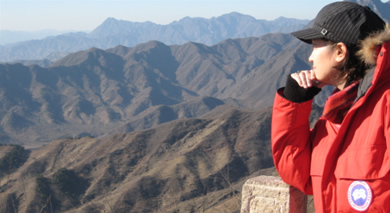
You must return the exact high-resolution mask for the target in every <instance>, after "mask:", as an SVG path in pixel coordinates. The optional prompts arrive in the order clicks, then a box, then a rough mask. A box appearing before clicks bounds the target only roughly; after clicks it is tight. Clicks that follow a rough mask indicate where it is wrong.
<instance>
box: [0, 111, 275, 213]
mask: <svg viewBox="0 0 390 213" xmlns="http://www.w3.org/2000/svg"><path fill="white" fill-rule="evenodd" d="M223 111H224V113H222V114H221V113H219V112H218V113H217V114H218V115H217V116H216V115H215V114H214V113H211V114H209V115H205V116H204V118H196V119H195V118H194V119H182V120H177V121H173V122H169V123H166V124H163V125H159V126H158V127H156V128H151V129H147V130H144V131H135V132H132V133H126V134H114V135H111V136H105V137H100V138H91V137H84V138H81V139H63V140H58V141H54V142H52V143H50V144H48V145H46V146H44V147H42V148H40V149H39V150H32V151H30V153H29V157H28V159H27V160H26V162H25V163H24V164H22V165H21V166H20V167H19V168H18V169H17V170H15V171H13V172H11V173H10V174H8V175H7V176H5V177H3V178H1V179H0V183H1V184H0V185H1V187H0V188H1V192H0V198H1V199H0V210H1V211H2V212H3V211H4V209H13V210H17V212H32V211H34V209H43V210H45V212H50V209H51V210H52V211H56V212H198V211H202V209H203V210H204V211H206V210H207V212H223V211H229V210H230V211H229V212H235V211H237V210H239V207H240V191H241V187H242V184H243V182H244V181H245V180H246V178H247V177H248V176H251V175H259V174H268V175H270V174H275V171H274V170H273V169H267V168H270V167H272V165H273V163H272V157H271V154H270V153H271V151H270V146H269V143H270V142H269V137H270V136H269V134H270V131H269V128H270V127H269V120H270V116H271V113H270V108H268V109H264V110H245V111H244V110H238V109H228V108H224V109H223ZM0 148H1V147H0ZM0 156H1V155H0ZM16 180H19V181H16ZM20 180H23V184H21V183H20ZM75 180H77V181H75ZM63 186H66V187H65V188H64V187H63ZM12 199H13V204H14V205H12V202H9V201H10V200H12Z"/></svg>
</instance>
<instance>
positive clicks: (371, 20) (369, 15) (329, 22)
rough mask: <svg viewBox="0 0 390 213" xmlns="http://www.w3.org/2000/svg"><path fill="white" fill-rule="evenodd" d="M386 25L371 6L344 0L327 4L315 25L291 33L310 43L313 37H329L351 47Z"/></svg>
mask: <svg viewBox="0 0 390 213" xmlns="http://www.w3.org/2000/svg"><path fill="white" fill-rule="evenodd" d="M384 27H385V22H384V21H383V20H382V19H381V18H380V17H379V16H378V15H377V14H376V13H374V12H373V11H372V10H371V9H370V8H369V7H367V6H362V5H359V4H356V3H353V2H346V1H343V2H334V3H331V4H328V5H326V6H325V7H323V8H322V9H321V10H320V12H319V13H318V14H317V16H316V18H315V19H314V23H313V26H311V27H310V28H306V29H303V30H299V31H296V32H293V33H291V34H292V35H293V36H295V37H297V38H298V39H300V40H302V41H304V42H306V43H309V44H311V41H312V40H313V39H327V40H330V41H334V42H343V43H344V44H345V45H347V46H350V47H351V46H356V45H357V44H358V43H359V40H363V39H364V38H365V37H367V36H368V35H369V34H371V33H374V32H376V31H380V30H383V29H384Z"/></svg>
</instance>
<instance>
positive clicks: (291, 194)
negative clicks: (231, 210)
mask: <svg viewBox="0 0 390 213" xmlns="http://www.w3.org/2000/svg"><path fill="white" fill-rule="evenodd" d="M306 212H307V195H305V194H304V193H302V192H301V191H299V190H298V189H296V188H294V187H292V186H290V185H288V184H286V183H284V182H283V181H282V180H281V179H280V177H273V176H258V177H254V178H251V179H248V180H247V181H246V182H245V184H244V186H243V187H242V202H241V213H306Z"/></svg>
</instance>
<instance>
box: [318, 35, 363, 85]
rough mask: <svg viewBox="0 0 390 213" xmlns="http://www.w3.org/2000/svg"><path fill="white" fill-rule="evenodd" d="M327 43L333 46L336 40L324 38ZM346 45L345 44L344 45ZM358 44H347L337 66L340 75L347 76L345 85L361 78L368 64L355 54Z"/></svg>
mask: <svg viewBox="0 0 390 213" xmlns="http://www.w3.org/2000/svg"><path fill="white" fill-rule="evenodd" d="M326 41H327V43H328V45H331V46H335V45H336V44H337V43H338V42H334V41H330V40H326ZM346 46H347V45H346ZM358 50H359V48H358V46H356V45H354V46H351V45H350V46H347V55H346V58H345V60H344V61H343V62H342V63H341V64H340V65H339V67H337V69H338V70H339V71H340V76H346V77H347V83H346V86H347V85H349V84H351V83H353V82H355V81H357V80H359V79H361V78H363V77H364V75H365V74H366V70H367V69H369V66H368V65H367V64H366V63H365V62H364V61H362V60H361V59H360V57H358V56H357V54H356V53H357V51H358Z"/></svg>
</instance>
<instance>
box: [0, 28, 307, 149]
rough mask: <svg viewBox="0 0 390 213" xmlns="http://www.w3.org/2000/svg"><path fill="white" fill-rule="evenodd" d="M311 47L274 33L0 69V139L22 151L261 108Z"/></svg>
mask: <svg viewBox="0 0 390 213" xmlns="http://www.w3.org/2000/svg"><path fill="white" fill-rule="evenodd" d="M297 46H300V47H301V48H297ZM309 48H310V46H309V45H305V44H302V43H301V42H300V41H298V40H297V39H294V38H293V37H292V36H290V35H288V34H281V33H277V34H267V35H264V36H262V37H258V38H256V37H251V38H242V39H229V40H225V41H223V42H220V43H218V44H216V45H213V46H207V45H204V44H200V43H194V42H189V43H186V44H183V45H171V46H168V45H166V44H164V43H161V42H159V41H150V42H147V43H143V44H139V45H137V46H135V47H124V46H117V47H115V48H111V49H107V50H102V49H97V48H91V49H89V50H85V51H80V52H76V53H72V54H69V55H68V56H66V57H64V58H62V59H60V60H58V61H56V62H55V63H53V64H52V65H51V66H49V67H46V68H45V67H40V66H37V65H30V66H25V65H22V64H20V63H17V64H0V71H1V72H0V100H1V103H2V104H1V105H0V127H1V129H0V132H1V138H2V141H3V143H4V142H7V143H16V144H24V145H27V146H28V145H32V144H37V143H38V144H41V143H47V142H49V141H51V140H54V139H57V138H63V137H79V136H85V135H89V136H95V137H96V136H101V135H104V134H112V133H122V132H128V131H133V130H140V129H146V128H150V127H153V126H155V125H158V124H161V123H164V122H168V121H172V120H176V119H180V118H192V117H197V116H200V115H202V114H204V113H206V112H208V111H210V110H212V109H214V108H215V107H218V106H220V105H224V104H229V105H231V106H235V107H245V108H251V109H255V108H260V107H267V106H270V105H272V101H273V95H274V94H273V91H275V90H276V89H277V88H279V87H281V86H282V85H284V79H285V78H286V76H287V75H288V73H290V72H291V71H295V70H298V69H299V68H302V67H309V65H308V64H307V62H306V61H307V60H306V59H307V57H308V55H307V52H308V50H309Z"/></svg>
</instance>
